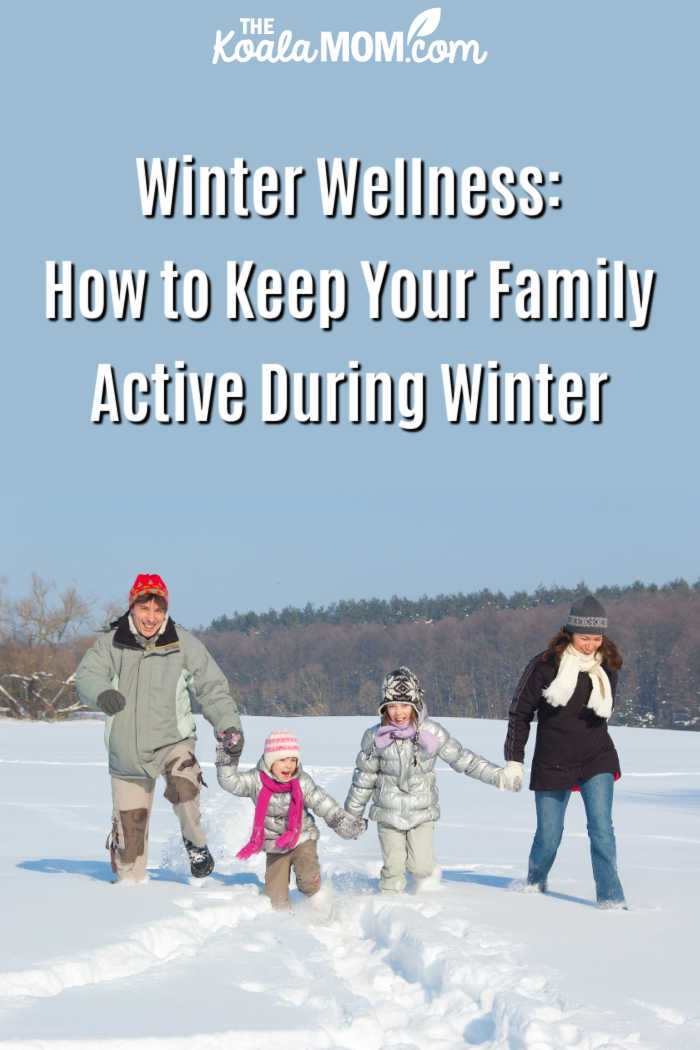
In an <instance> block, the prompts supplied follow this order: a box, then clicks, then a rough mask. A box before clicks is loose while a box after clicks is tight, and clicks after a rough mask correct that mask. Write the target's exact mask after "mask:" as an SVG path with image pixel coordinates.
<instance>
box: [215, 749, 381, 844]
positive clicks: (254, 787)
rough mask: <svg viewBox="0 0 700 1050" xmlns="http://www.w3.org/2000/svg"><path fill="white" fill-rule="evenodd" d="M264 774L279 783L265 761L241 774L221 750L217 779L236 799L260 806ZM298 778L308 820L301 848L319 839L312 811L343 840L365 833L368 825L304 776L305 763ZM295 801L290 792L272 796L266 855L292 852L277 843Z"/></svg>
mask: <svg viewBox="0 0 700 1050" xmlns="http://www.w3.org/2000/svg"><path fill="white" fill-rule="evenodd" d="M260 770H262V771H263V773H266V774H267V776H269V777H270V778H271V779H272V780H274V779H275V777H273V776H272V773H271V772H270V770H269V769H268V768H267V766H266V765H265V761H264V758H261V759H260V761H259V762H258V764H257V767H256V768H255V769H247V770H245V772H242V773H241V772H239V771H238V769H237V768H236V762H235V760H234V759H231V758H229V756H228V755H226V753H225V752H224V751H223V750H222V749H221V748H217V751H216V775H217V778H218V781H219V784H220V785H221V787H222V788H224V790H225V791H230V792H231V794H232V795H243V796H245V797H247V798H250V799H252V800H253V802H257V799H258V795H259V794H260V792H261V790H262V780H261V779H260ZM297 776H298V778H299V785H300V787H301V793H302V795H303V796H304V817H303V820H302V825H301V834H300V835H299V838H298V839H297V842H296V845H297V846H300V845H301V844H302V842H308V841H310V840H311V841H313V840H315V839H317V838H318V837H319V831H318V828H317V827H316V823H315V821H314V818H313V817H312V816H311V813H309V810H313V812H314V813H315V814H316V815H317V816H319V817H323V819H324V820H325V822H326V824H327V825H328V827H329V828H332V829H333V831H335V832H336V834H337V835H340V837H341V838H344V839H353V838H357V836H358V835H360V834H361V833H362V832H363V831H364V830H365V827H364V822H363V821H361V820H356V819H355V817H352V816H350V814H349V813H346V812H345V810H344V809H343V807H342V806H340V805H339V804H338V803H337V802H336V801H335V799H334V798H331V796H330V795H328V794H327V793H326V792H325V791H324V790H323V788H320V787H319V786H318V784H316V783H315V782H314V781H313V780H312V779H311V777H310V776H309V774H308V773H305V772H304V770H303V769H302V767H301V763H299V765H298V767H297ZM291 800H292V796H291V792H288V791H284V792H279V793H276V792H275V793H274V794H272V795H271V796H270V801H269V803H268V807H267V813H266V814H265V843H264V845H263V850H264V851H265V853H288V852H289V851H288V850H286V849H283V850H280V849H278V847H277V845H276V840H277V839H278V838H279V837H280V835H282V834H283V832H285V831H286V830H287V817H288V816H289V804H290V802H291Z"/></svg>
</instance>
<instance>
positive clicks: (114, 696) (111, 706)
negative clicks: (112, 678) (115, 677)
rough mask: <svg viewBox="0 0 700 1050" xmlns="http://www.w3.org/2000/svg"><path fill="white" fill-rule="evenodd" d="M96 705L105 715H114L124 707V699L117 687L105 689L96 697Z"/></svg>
mask: <svg viewBox="0 0 700 1050" xmlns="http://www.w3.org/2000/svg"><path fill="white" fill-rule="evenodd" d="M97 706H98V707H99V709H100V711H104V713H105V714H106V715H116V714H118V712H119V711H123V710H124V708H125V707H126V700H125V699H124V697H123V696H122V694H121V693H120V692H119V690H118V689H105V690H104V692H102V693H100V695H99V696H98V697H97Z"/></svg>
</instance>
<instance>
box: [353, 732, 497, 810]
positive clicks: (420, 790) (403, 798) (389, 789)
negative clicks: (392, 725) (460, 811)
mask: <svg viewBox="0 0 700 1050" xmlns="http://www.w3.org/2000/svg"><path fill="white" fill-rule="evenodd" d="M378 729H379V724H377V725H375V726H372V728H371V729H368V730H367V731H366V733H365V734H364V736H363V737H362V744H361V750H360V753H359V755H358V756H357V760H356V762H355V772H354V774H353V778H352V785H351V787H350V791H349V792H348V797H347V798H346V800H345V808H346V810H347V811H348V813H352V814H353V815H354V816H356V817H361V816H362V814H363V813H364V810H365V806H366V805H367V803H368V801H369V800H370V798H371V799H372V805H371V807H370V811H369V816H370V819H371V820H376V821H377V823H378V824H386V825H388V827H390V828H396V829H397V831H409V830H410V829H411V828H415V827H418V825H419V824H424V823H425V822H426V821H427V820H437V819H438V818H439V816H440V806H439V805H438V790H437V784H436V783H435V773H434V768H435V762H436V759H437V758H438V757H439V758H442V759H443V760H444V761H445V762H447V764H448V765H450V766H452V768H453V769H454V770H455V771H456V772H457V773H466V775H467V776H470V777H475V778H476V779H477V780H483V781H484V783H486V784H493V785H494V786H498V782H499V776H498V775H499V773H500V771H501V767H499V766H495V765H493V764H492V763H491V762H489V761H488V760H487V759H485V758H482V757H481V756H480V755H475V754H474V753H473V752H472V751H468V750H466V749H465V748H463V747H462V745H461V744H460V743H459V741H458V740H455V739H454V737H451V736H450V734H449V733H448V732H447V730H446V729H445V728H444V727H443V726H441V725H440V723H439V722H433V721H432V720H431V719H425V720H423V721H422V723H421V729H423V730H425V731H426V732H429V733H432V735H433V736H435V737H437V740H438V747H437V750H436V751H435V753H434V754H432V755H431V754H429V753H428V751H426V750H425V748H423V747H421V746H420V744H418V743H417V742H416V743H414V740H413V739H412V738H411V737H407V738H406V739H403V740H392V742H391V743H390V744H389V745H388V747H385V748H383V749H382V750H379V749H378V748H377V746H376V744H375V742H374V738H375V735H376V733H377V730H378Z"/></svg>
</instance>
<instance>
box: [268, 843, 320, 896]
mask: <svg viewBox="0 0 700 1050" xmlns="http://www.w3.org/2000/svg"><path fill="white" fill-rule="evenodd" d="M292 868H294V877H295V878H296V882H297V889H298V890H299V891H300V892H301V893H303V894H304V895H305V896H306V897H313V895H314V893H318V891H319V890H320V888H321V868H320V865H319V863H318V853H317V852H316V841H315V839H311V840H307V841H306V842H302V843H301V845H300V846H295V847H294V849H293V850H290V851H289V853H268V854H267V865H266V867H265V888H264V889H263V893H264V894H265V895H266V896H268V897H269V898H270V901H271V902H272V907H273V908H288V907H289V876H290V873H291V869H292Z"/></svg>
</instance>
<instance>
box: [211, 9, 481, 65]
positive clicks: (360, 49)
mask: <svg viewBox="0 0 700 1050" xmlns="http://www.w3.org/2000/svg"><path fill="white" fill-rule="evenodd" d="M441 13H442V11H441V8H439V7H431V8H429V9H428V10H427V11H421V13H420V14H418V15H416V17H415V18H414V19H413V21H412V22H411V24H410V26H409V27H408V30H406V31H404V30H403V29H396V30H390V31H388V32H387V31H385V30H376V29H375V30H372V31H370V30H367V29H358V30H354V31H350V30H347V29H343V30H330V29H323V30H321V31H320V32H319V37H318V40H317V41H316V42H313V41H311V40H305V39H304V38H303V37H298V38H295V36H294V33H293V31H292V30H291V29H282V30H280V31H278V30H277V29H276V28H275V19H274V18H240V19H239V22H240V24H241V32H240V34H239V33H238V32H237V31H236V30H235V29H229V30H228V31H226V30H224V29H217V30H216V38H215V40H214V47H213V51H212V59H211V60H212V64H213V65H217V64H218V63H219V62H239V63H245V62H273V63H275V62H417V63H423V62H429V63H432V64H433V65H436V64H439V63H441V62H448V63H455V62H473V63H474V64H475V65H477V66H479V65H481V63H482V62H485V61H486V57H487V55H488V51H483V50H482V49H481V44H480V43H479V41H478V40H459V39H458V40H445V39H442V38H439V37H435V36H434V34H435V32H436V31H437V28H438V26H439V24H440V16H441Z"/></svg>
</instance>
